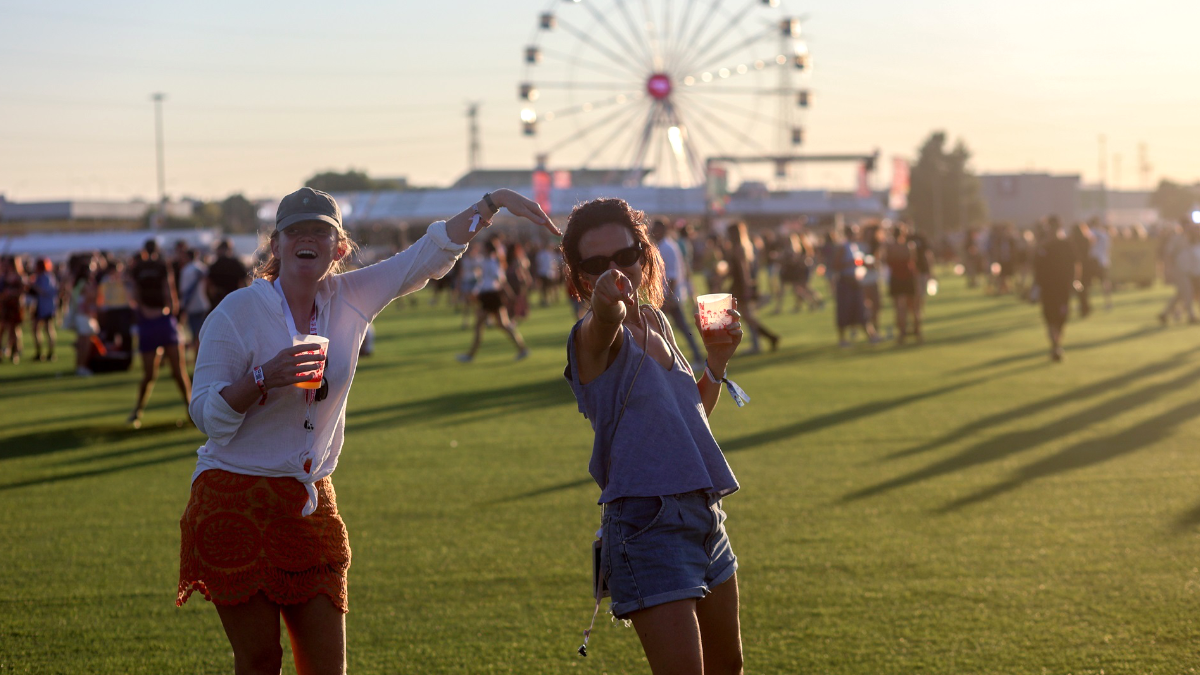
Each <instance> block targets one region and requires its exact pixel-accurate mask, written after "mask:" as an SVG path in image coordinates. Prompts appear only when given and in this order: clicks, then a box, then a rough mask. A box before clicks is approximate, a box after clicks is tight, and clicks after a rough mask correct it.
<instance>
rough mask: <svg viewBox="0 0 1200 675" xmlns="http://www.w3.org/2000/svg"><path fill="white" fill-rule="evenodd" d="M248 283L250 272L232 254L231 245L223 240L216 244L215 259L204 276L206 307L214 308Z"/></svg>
mask: <svg viewBox="0 0 1200 675" xmlns="http://www.w3.org/2000/svg"><path fill="white" fill-rule="evenodd" d="M248 283H250V272H249V271H248V270H247V269H246V266H245V265H243V264H242V261H241V260H238V258H237V256H236V255H234V253H233V243H232V242H230V241H229V240H228V239H223V240H221V242H220V243H219V244H217V257H216V259H215V260H213V261H212V264H211V265H209V266H208V274H207V275H206V276H205V280H204V284H205V291H206V292H207V293H208V306H209V307H216V306H217V305H219V304H221V301H222V300H224V299H225V296H227V295H229V294H230V293H232V292H234V291H236V290H237V289H239V288H245V286H246V284H248Z"/></svg>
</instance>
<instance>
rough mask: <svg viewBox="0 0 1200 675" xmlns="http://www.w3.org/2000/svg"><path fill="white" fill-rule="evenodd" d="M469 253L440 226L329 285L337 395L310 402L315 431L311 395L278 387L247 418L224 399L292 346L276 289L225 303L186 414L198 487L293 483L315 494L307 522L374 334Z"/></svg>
mask: <svg viewBox="0 0 1200 675" xmlns="http://www.w3.org/2000/svg"><path fill="white" fill-rule="evenodd" d="M464 250H466V245H463V244H455V243H454V242H452V241H450V239H449V237H447V236H446V224H445V223H444V222H441V221H439V222H436V223H434V224H432V225H430V226H429V230H428V231H427V232H426V234H425V236H423V237H421V238H420V239H419V240H417V242H416V243H415V244H413V245H412V246H410V247H409V248H408V249H406V250H405V251H403V252H401V253H398V254H396V255H395V256H392V257H391V258H389V259H387V260H384V261H382V262H379V263H376V264H374V265H371V266H369V267H364V268H362V269H358V270H354V271H353V272H347V273H345V274H336V275H331V276H329V277H327V278H326V279H325V280H324V281H322V282H321V284H320V286H319V287H318V289H317V298H316V306H317V334H318V335H322V336H324V337H327V338H329V351H328V354H327V355H326V365H325V380H326V381H327V382H328V383H329V395H328V397H327V398H326V399H325V400H324V401H321V402H319V403H313V404H312V408H313V409H312V421H313V426H314V429H313V430H312V431H311V432H310V431H306V430H305V428H304V420H305V414H306V411H307V403H306V401H305V390H303V389H300V388H298V387H279V388H276V389H272V390H271V391H270V394H269V395H268V396H267V402H266V404H265V405H261V406H260V405H258V404H257V403H254V404H252V405H251V406H250V409H249V410H248V411H246V412H245V413H238V412H237V411H235V410H234V409H233V408H231V407H230V406H229V404H228V403H227V402H226V401H225V399H224V398H222V397H221V395H220V394H219V393H218V392H220V391H221V390H222V389H224V388H225V387H227V386H229V384H230V383H232V382H234V381H236V380H238V379H240V378H243V377H246V376H247V375H249V374H250V373H251V372H252V371H253V369H254V367H255V366H259V365H262V364H263V363H264V362H266V361H268V360H270V359H271V358H273V357H274V356H275V355H276V354H278V353H279V351H280V350H282V349H284V348H285V347H290V346H291V345H292V335H291V331H290V330H289V329H288V321H287V319H286V318H285V316H284V310H283V298H282V296H281V295H280V294H279V292H277V291H276V290H275V287H274V286H273V285H272V284H271V283H270V282H269V281H266V280H265V279H255V280H254V283H252V284H251V285H250V286H248V287H246V288H241V289H238V290H236V291H234V292H233V293H231V294H229V295H228V296H226V298H225V299H224V300H222V301H221V304H219V305H217V307H216V309H214V310H213V312H212V314H210V315H209V317H208V319H207V320H206V321H205V322H204V328H203V329H201V331H200V353H199V354H198V355H197V358H196V374H195V376H194V379H193V384H192V400H191V403H190V405H189V406H188V410H189V412H190V413H191V416H192V420H193V421H194V422H195V423H196V427H197V428H199V429H200V431H202V432H204V433H205V434H206V435H207V436H208V440H207V441H206V442H205V443H204V445H202V446H200V450H199V455H200V457H199V460H198V461H197V462H196V472H195V473H193V474H192V480H193V481H195V480H196V477H197V476H199V475H200V474H201V473H203V472H204V471H207V470H209V469H224V470H225V471H231V472H233V473H241V474H249V475H254V476H273V477H278V476H289V477H292V478H295V479H296V480H298V481H300V482H302V483H304V484H305V487H306V488H307V489H308V504H307V505H306V506H305V507H304V511H303V514H304V515H306V516H307V515H309V514H310V513H312V512H313V511H314V510H316V508H317V492H316V490H315V489H314V487H313V483H315V482H316V481H319V480H321V479H322V478H325V477H326V476H328V475H330V474H332V473H333V470H334V469H335V468H337V461H338V455H339V454H340V453H341V450H342V441H343V439H344V437H345V426H346V398H347V396H348V395H349V393H350V383H351V381H352V380H353V379H354V370H355V368H356V367H357V365H358V350H359V345H361V344H362V340H363V336H364V335H365V334H366V331H367V326H368V325H369V324H370V323H371V321H372V320H373V319H374V318H375V316H376V315H378V314H379V312H380V311H382V310H383V308H384V307H386V306H387V305H388V303H390V302H391V301H392V300H393V299H395V298H397V297H399V296H401V295H405V294H407V293H412V292H413V291H416V290H419V289H421V288H423V287H424V286H425V284H426V283H428V282H429V279H430V278H440V277H442V276H444V275H445V274H446V272H448V271H450V268H451V267H453V266H454V262H455V261H456V260H458V257H459V256H460V255H462V252H463V251H464ZM299 328H300V330H305V329H306V328H308V327H307V326H301V327H299ZM306 463H309V466H308V470H307V471H306V470H305V464H306Z"/></svg>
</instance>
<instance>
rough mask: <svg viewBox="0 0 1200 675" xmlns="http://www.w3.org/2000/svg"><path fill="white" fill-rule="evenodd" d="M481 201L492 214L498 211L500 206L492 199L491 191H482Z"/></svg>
mask: <svg viewBox="0 0 1200 675" xmlns="http://www.w3.org/2000/svg"><path fill="white" fill-rule="evenodd" d="M483 203H484V204H487V207H488V208H489V209H491V210H492V215H493V216H494V215H496V214H497V213H499V212H500V207H499V206H496V202H494V201H492V193H490V192H485V193H483Z"/></svg>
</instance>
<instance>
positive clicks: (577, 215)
mask: <svg viewBox="0 0 1200 675" xmlns="http://www.w3.org/2000/svg"><path fill="white" fill-rule="evenodd" d="M610 224H615V225H620V226H621V227H624V228H625V229H627V230H629V232H630V233H632V234H633V239H634V241H636V242H638V243H639V244H641V245H642V285H641V287H640V288H639V289H638V292H639V294H641V296H642V298H641V300H642V301H643V302H645V303H646V304H648V305H651V306H652V307H655V308H659V307H662V304H663V295H664V287H665V286H666V283H665V282H664V275H663V267H664V265H663V259H662V256H661V255H659V253H658V247H657V246H655V245H654V242H652V241H650V234H649V232H647V231H646V214H645V213H644V212H642V211H638V210H637V209H634V208H633V207H632V206H630V205H629V204H628V203H627V202H626V201H625V200H624V199H593V200H592V201H590V202H584V203H582V204H578V205H576V206H575V208H574V209H572V210H571V215H570V216H568V217H567V232H566V234H564V235H563V240H562V244H561V246H560V247H559V250H561V251H562V256H563V262H564V263H565V264H566V267H567V275H566V276H567V281H568V283H569V285H568V288H567V290H568V292H570V293H571V295H572V296H573V297H575V298H576V299H578V300H580V301H582V302H591V292H589V291H585V290H584V286H583V270H581V269H579V263H581V262H583V257H582V256H581V255H580V253H579V241H580V240H581V239H583V235H585V234H587V233H588V232H590V231H591V230H594V229H596V228H597V227H600V226H602V225H610Z"/></svg>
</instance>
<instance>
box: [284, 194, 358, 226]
mask: <svg viewBox="0 0 1200 675" xmlns="http://www.w3.org/2000/svg"><path fill="white" fill-rule="evenodd" d="M309 220H319V221H321V222H324V223H329V224H330V225H333V226H334V227H336V228H337V229H339V230H340V229H342V210H341V209H339V208H338V205H337V202H336V201H334V199H333V196H332V195H330V194H329V193H328V192H321V191H320V190H314V189H312V188H310V187H302V188H300V189H299V190H296V191H295V192H293V193H292V194H290V195H288V196H286V197H284V198H283V201H281V202H279V208H278V209H277V210H276V211H275V229H276V231H280V230H284V229H287V228H288V227H291V226H292V225H295V224H296V223H303V222H306V221H309Z"/></svg>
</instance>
